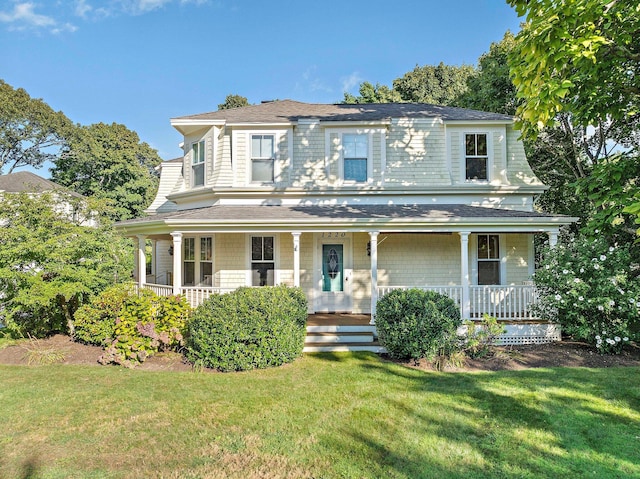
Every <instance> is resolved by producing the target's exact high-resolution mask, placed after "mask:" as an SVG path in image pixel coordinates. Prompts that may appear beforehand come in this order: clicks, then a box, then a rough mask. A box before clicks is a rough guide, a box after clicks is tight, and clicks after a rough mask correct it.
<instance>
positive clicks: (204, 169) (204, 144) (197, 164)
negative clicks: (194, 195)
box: [191, 138, 207, 188]
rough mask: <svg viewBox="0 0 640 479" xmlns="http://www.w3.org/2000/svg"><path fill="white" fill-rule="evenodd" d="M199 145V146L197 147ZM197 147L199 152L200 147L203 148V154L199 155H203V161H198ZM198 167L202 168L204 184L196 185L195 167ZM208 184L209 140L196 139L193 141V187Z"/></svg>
mask: <svg viewBox="0 0 640 479" xmlns="http://www.w3.org/2000/svg"><path fill="white" fill-rule="evenodd" d="M196 147H197V148H196ZM196 149H197V150H198V153H200V149H202V154H201V155H199V156H201V157H202V161H197V162H196ZM196 167H201V168H202V184H201V185H200V184H198V185H196V183H195V179H196V175H195V169H196ZM206 184H207V142H206V140H205V139H204V138H202V139H200V140H198V141H194V142H193V143H191V187H192V188H199V187H201V186H204V185H206Z"/></svg>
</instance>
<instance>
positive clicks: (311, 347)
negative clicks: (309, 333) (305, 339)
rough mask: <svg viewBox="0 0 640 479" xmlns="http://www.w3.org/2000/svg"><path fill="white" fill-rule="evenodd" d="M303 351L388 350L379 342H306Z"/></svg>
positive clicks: (383, 351) (373, 351)
mask: <svg viewBox="0 0 640 479" xmlns="http://www.w3.org/2000/svg"><path fill="white" fill-rule="evenodd" d="M302 351H303V352H305V353H339V352H355V351H370V352H372V353H386V352H387V350H386V349H384V348H383V347H382V346H381V345H380V343H378V342H370V343H337V344H326V343H305V345H304V349H303V350H302Z"/></svg>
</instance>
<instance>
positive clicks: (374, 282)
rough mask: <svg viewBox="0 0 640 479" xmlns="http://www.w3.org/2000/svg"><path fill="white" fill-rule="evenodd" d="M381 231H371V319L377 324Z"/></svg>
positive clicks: (372, 322) (371, 322)
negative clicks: (379, 238)
mask: <svg viewBox="0 0 640 479" xmlns="http://www.w3.org/2000/svg"><path fill="white" fill-rule="evenodd" d="M379 234H380V232H379V231H370V232H369V241H370V244H371V321H370V324H376V305H377V303H378V235H379Z"/></svg>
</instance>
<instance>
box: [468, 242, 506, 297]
mask: <svg viewBox="0 0 640 479" xmlns="http://www.w3.org/2000/svg"><path fill="white" fill-rule="evenodd" d="M485 235H491V236H497V237H498V259H497V261H498V262H499V265H500V266H499V274H500V283H499V284H498V285H496V286H499V285H506V284H507V254H506V235H504V234H501V233H495V232H481V233H473V234H472V235H471V237H470V241H469V250H470V251H469V261H470V262H471V268H470V270H471V284H472V285H473V286H482V285H479V284H478V261H481V260H479V259H478V236H485ZM488 286H490V285H488Z"/></svg>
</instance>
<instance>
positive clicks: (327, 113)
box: [172, 100, 513, 123]
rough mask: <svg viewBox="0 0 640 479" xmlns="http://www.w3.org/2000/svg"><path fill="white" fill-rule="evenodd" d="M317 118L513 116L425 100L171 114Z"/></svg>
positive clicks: (230, 119) (253, 119)
mask: <svg viewBox="0 0 640 479" xmlns="http://www.w3.org/2000/svg"><path fill="white" fill-rule="evenodd" d="M311 118H317V119H319V120H320V121H363V122H366V121H383V120H391V119H392V118H414V119H415V118H440V119H442V120H444V121H471V120H473V121H503V122H512V121H513V117H512V116H509V115H502V114H499V113H489V112H485V111H477V110H468V109H466V108H456V107H452V106H439V105H430V104H425V103H363V104H334V105H326V104H317V103H302V102H298V101H293V100H276V101H272V102H265V103H260V104H258V105H250V106H245V107H240V108H231V109H228V110H218V111H214V112H210V113H200V114H197V115H188V116H181V117H177V118H173V119H172V121H174V120H175V121H177V122H180V121H181V120H189V121H196V120H205V121H206V120H221V121H226V122H227V123H239V122H246V123H290V122H296V121H299V120H301V119H311Z"/></svg>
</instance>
